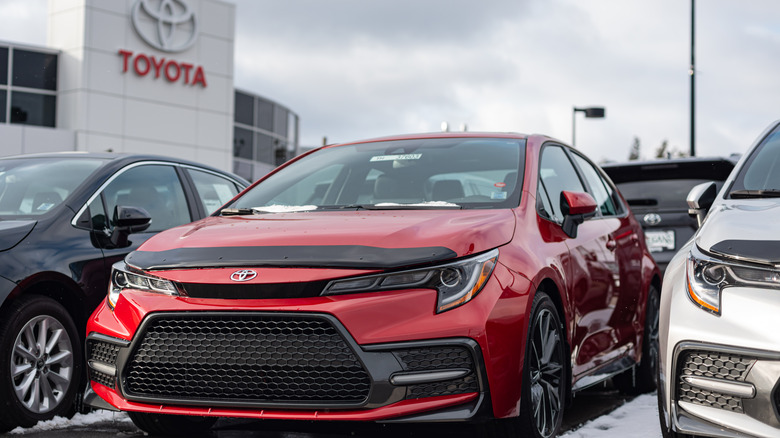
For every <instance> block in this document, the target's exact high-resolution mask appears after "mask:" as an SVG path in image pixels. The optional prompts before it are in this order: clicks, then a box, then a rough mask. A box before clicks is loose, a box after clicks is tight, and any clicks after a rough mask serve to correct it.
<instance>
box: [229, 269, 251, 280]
mask: <svg viewBox="0 0 780 438" xmlns="http://www.w3.org/2000/svg"><path fill="white" fill-rule="evenodd" d="M255 277H257V272H255V271H253V270H251V269H242V270H240V271H236V272H234V273H232V274H230V279H231V280H233V281H249V280H251V279H253V278H255Z"/></svg>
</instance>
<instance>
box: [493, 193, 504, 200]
mask: <svg viewBox="0 0 780 438" xmlns="http://www.w3.org/2000/svg"><path fill="white" fill-rule="evenodd" d="M490 199H506V192H493V193H491V194H490Z"/></svg>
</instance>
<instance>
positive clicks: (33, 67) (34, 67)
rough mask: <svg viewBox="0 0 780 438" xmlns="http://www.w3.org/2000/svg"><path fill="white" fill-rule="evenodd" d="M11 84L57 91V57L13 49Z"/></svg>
mask: <svg viewBox="0 0 780 438" xmlns="http://www.w3.org/2000/svg"><path fill="white" fill-rule="evenodd" d="M13 57H14V64H13V65H14V68H13V75H14V77H13V83H12V85H14V86H16V87H28V88H41V89H44V90H52V91H54V90H56V89H57V55H51V54H47V53H39V52H31V51H29V50H19V49H14V51H13Z"/></svg>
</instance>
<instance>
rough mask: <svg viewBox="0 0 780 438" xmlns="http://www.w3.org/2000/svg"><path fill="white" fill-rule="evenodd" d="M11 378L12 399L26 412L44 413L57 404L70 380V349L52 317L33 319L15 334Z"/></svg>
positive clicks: (71, 352)
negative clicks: (17, 401)
mask: <svg viewBox="0 0 780 438" xmlns="http://www.w3.org/2000/svg"><path fill="white" fill-rule="evenodd" d="M11 379H12V384H13V388H14V393H15V395H16V398H17V399H18V400H19V402H21V403H22V405H24V406H25V408H26V409H27V410H29V411H30V412H33V413H36V414H44V413H47V412H49V411H51V410H53V409H55V408H56V407H57V406H59V405H60V403H61V402H62V400H63V398H64V397H65V394H66V393H67V391H68V388H69V386H70V385H71V382H72V380H73V346H72V344H71V339H70V337H69V336H68V332H67V331H66V330H65V328H64V327H63V325H62V324H61V323H60V322H59V321H58V320H57V319H56V318H54V317H51V316H48V315H42V316H37V317H35V318H33V319H31V320H30V321H28V322H27V323H26V324H25V325H24V327H22V329H21V330H20V331H19V335H18V336H17V337H16V341H15V342H14V349H13V352H12V353H11Z"/></svg>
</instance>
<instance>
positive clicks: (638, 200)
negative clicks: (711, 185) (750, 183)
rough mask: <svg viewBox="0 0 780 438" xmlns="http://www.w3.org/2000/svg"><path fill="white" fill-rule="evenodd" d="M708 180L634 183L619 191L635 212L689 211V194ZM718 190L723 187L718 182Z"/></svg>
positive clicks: (622, 184)
mask: <svg viewBox="0 0 780 438" xmlns="http://www.w3.org/2000/svg"><path fill="white" fill-rule="evenodd" d="M708 181H709V180H706V179H665V180H648V181H632V182H624V183H619V184H617V187H618V190H620V193H622V194H623V197H624V198H626V202H628V205H630V206H631V208H632V209H634V210H642V209H644V208H650V209H652V210H664V211H665V210H681V211H685V212H687V211H688V203H687V202H686V201H685V198H686V196H688V192H690V191H691V189H692V188H693V187H694V186H696V185H697V184H701V183H703V182H708ZM716 184H717V188H718V189H720V186H721V185H723V182H721V181H718V182H717V183H716Z"/></svg>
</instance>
